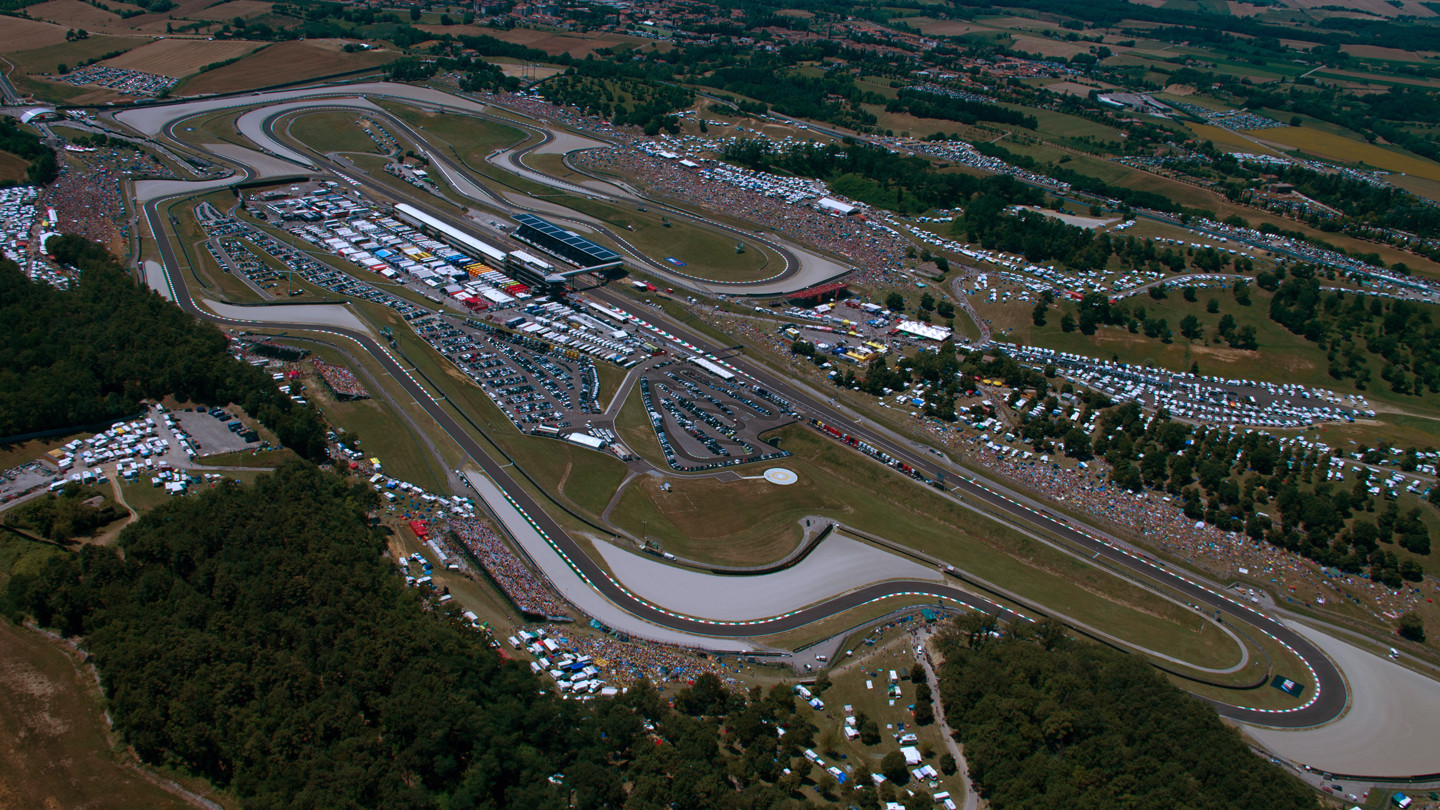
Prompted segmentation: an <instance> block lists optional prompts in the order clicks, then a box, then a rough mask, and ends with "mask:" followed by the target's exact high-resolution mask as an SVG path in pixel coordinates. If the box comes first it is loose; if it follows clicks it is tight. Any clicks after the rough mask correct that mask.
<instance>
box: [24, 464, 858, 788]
mask: <svg viewBox="0 0 1440 810" xmlns="http://www.w3.org/2000/svg"><path fill="white" fill-rule="evenodd" d="M375 502H376V497H375V495H374V493H373V492H371V491H370V490H369V489H368V488H364V487H360V486H358V485H353V484H351V483H349V482H347V481H345V480H344V479H342V478H339V477H337V476H334V475H331V474H328V473H324V472H321V471H320V470H318V469H316V468H314V467H311V466H309V465H307V464H304V463H303V462H298V461H296V462H291V463H289V464H288V465H286V466H283V467H281V468H280V469H278V470H277V471H276V472H275V473H274V474H273V475H265V476H261V477H260V479H258V480H257V482H256V483H255V484H253V485H250V486H240V485H238V484H234V483H233V482H227V484H226V485H224V486H221V487H218V488H216V489H212V490H208V491H205V492H203V493H202V494H200V495H198V496H197V497H193V498H184V499H178V500H175V501H172V502H170V503H167V504H165V505H163V506H161V507H159V508H158V509H156V510H155V511H153V512H151V513H149V514H147V515H146V516H145V517H143V518H142V519H141V520H140V521H138V522H136V523H135V524H133V525H131V526H130V527H127V529H126V530H125V531H124V532H123V533H122V535H121V537H120V539H119V541H118V547H119V548H118V552H119V553H117V550H116V549H113V548H100V547H94V546H87V547H85V548H83V549H82V551H81V552H79V553H76V554H66V555H57V556H55V557H53V558H51V559H50V560H49V561H48V562H47V563H46V564H45V565H44V566H43V567H41V568H39V570H37V571H33V572H17V573H16V574H15V575H14V576H13V578H12V579H11V582H10V586H9V589H8V593H9V596H10V597H11V598H12V599H13V601H14V603H15V604H17V605H19V606H20V607H21V608H22V609H23V610H25V611H27V612H29V613H30V614H31V615H33V616H34V617H35V618H36V619H37V621H39V622H40V623H41V624H43V625H46V626H51V627H54V628H56V629H57V630H59V631H61V632H63V633H64V634H66V635H71V636H83V637H84V639H83V643H84V645H85V648H86V649H87V650H88V651H89V653H90V654H91V655H92V656H93V657H94V660H95V662H96V664H97V666H98V667H99V670H100V673H101V679H102V683H103V686H104V690H105V693H106V695H107V697H108V700H109V710H110V714H111V716H112V717H113V718H114V722H115V727H116V729H117V730H118V731H119V732H120V733H121V734H122V735H123V736H124V739H125V740H126V741H127V743H129V744H131V745H133V746H134V747H135V750H136V751H137V752H138V753H139V754H140V756H141V757H143V758H144V759H145V761H147V762H150V763H155V764H164V765H169V766H173V767H177V768H179V769H181V770H183V771H186V772H190V773H194V774H197V775H200V776H203V777H205V778H207V779H209V780H211V781H212V782H214V783H215V784H216V785H217V786H220V787H222V788H225V789H227V790H229V791H231V792H233V793H234V795H235V796H237V797H238V798H239V799H240V801H241V802H242V803H243V804H244V806H245V807H247V808H252V810H260V809H263V808H285V809H286V810H300V809H302V808H327V810H328V808H337V807H385V808H392V809H395V808H410V807H416V808H420V807H445V808H450V809H451V810H461V808H487V807H488V808H518V807H575V808H610V807H618V806H621V805H623V806H625V807H629V808H637V809H643V810H650V809H652V808H653V809H654V810H659V809H660V808H695V810H711V809H712V808H737V809H738V808H744V809H745V810H764V809H766V808H796V809H797V810H798V808H804V807H809V806H811V805H810V804H809V803H807V802H806V801H804V800H803V799H800V798H798V794H797V793H796V791H797V790H798V789H799V788H800V786H801V784H802V776H803V775H804V774H806V773H808V772H809V769H810V765H809V763H808V762H807V761H806V760H804V759H803V757H801V754H802V752H803V751H804V749H805V748H807V747H809V746H813V745H814V744H815V729H814V727H813V726H811V725H810V724H809V723H808V721H806V720H804V719H803V718H802V717H800V716H799V715H797V712H796V702H795V697H794V695H793V694H792V693H791V691H790V690H789V689H788V688H786V687H784V686H779V687H776V688H775V689H772V690H770V691H768V692H766V691H762V690H760V689H758V688H757V689H753V690H751V691H750V692H749V693H738V692H732V691H728V690H726V689H725V688H724V687H723V686H722V684H721V683H720V681H719V679H717V678H715V677H714V676H713V675H708V674H707V675H704V676H701V677H700V678H697V679H696V681H695V683H694V684H693V685H692V686H691V687H690V688H688V689H685V690H682V691H681V692H680V693H678V694H677V695H676V696H675V697H674V700H673V708H672V706H671V705H670V704H667V702H666V701H665V700H663V699H661V697H660V696H659V694H658V693H657V692H656V690H655V689H654V687H652V686H650V685H649V684H648V683H645V682H643V681H642V682H641V683H639V684H638V685H637V686H635V687H632V688H631V689H630V690H629V691H628V692H627V693H625V694H623V695H621V696H619V697H618V698H615V699H608V698H607V699H597V700H592V701H589V702H585V703H582V702H579V701H567V700H561V699H560V698H558V697H557V696H556V695H555V694H554V693H553V692H552V691H551V690H549V689H547V688H545V685H544V684H542V683H541V681H540V680H539V679H538V678H537V677H536V676H534V675H532V674H531V673H530V671H529V670H528V669H527V668H525V667H524V666H523V665H521V664H520V663H518V662H513V661H506V660H502V658H501V657H500V655H499V654H498V653H497V652H496V651H495V650H494V649H492V648H491V646H490V644H489V642H488V638H487V636H485V635H484V634H482V632H481V631H478V630H476V629H474V628H472V627H470V626H469V623H468V622H467V621H465V620H464V619H463V618H461V617H460V616H459V614H458V609H457V608H455V607H453V606H446V605H442V604H440V603H439V602H438V600H437V599H436V598H435V597H436V596H437V594H434V593H433V592H431V593H428V594H426V593H423V592H421V591H418V590H416V589H412V588H407V587H406V586H405V584H404V581H403V580H402V579H401V578H400V577H399V576H398V574H397V573H396V571H395V567H394V566H393V565H391V564H389V563H388V562H386V561H385V559H384V558H383V557H382V552H383V550H384V541H383V538H382V537H381V536H380V535H379V534H378V533H377V531H376V530H373V529H371V528H369V526H368V525H367V521H366V510H367V509H369V508H372V507H373V506H374V505H375ZM122 553H123V557H122ZM779 728H784V729H786V732H785V733H784V734H783V736H782V735H781V734H780V733H779V732H778V731H777V729H779ZM787 768H788V769H790V773H789V774H786V773H785V772H784V769H787ZM830 789H833V788H832V787H827V788H826V790H830ZM872 795H873V792H872Z"/></svg>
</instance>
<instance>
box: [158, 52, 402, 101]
mask: <svg viewBox="0 0 1440 810" xmlns="http://www.w3.org/2000/svg"><path fill="white" fill-rule="evenodd" d="M341 44H343V43H339V42H336V41H332V40H304V41H294V42H279V43H276V44H274V45H271V46H270V47H268V48H264V49H262V50H259V51H256V52H254V53H251V54H250V55H249V56H246V57H244V58H242V59H241V60H240V61H239V62H236V63H235V64H233V65H226V66H225V67H222V68H216V69H215V70H211V71H207V72H205V73H202V74H200V75H199V76H196V77H194V78H192V79H190V80H188V81H186V82H185V83H184V84H183V85H181V87H180V89H179V91H180V92H183V93H184V94H186V95H194V94H201V93H229V92H234V91H237V90H249V89H252V88H256V87H268V86H270V85H273V84H281V83H283V82H293V81H303V80H305V79H313V78H317V77H320V76H328V75H330V74H333V73H343V72H345V71H349V70H360V69H363V68H369V67H378V66H379V65H383V64H385V63H386V62H389V61H391V60H392V59H394V58H395V54H393V53H391V52H388V51H362V52H360V53H344V52H342V51H341V50H340V46H341ZM212 61H213V60H212Z"/></svg>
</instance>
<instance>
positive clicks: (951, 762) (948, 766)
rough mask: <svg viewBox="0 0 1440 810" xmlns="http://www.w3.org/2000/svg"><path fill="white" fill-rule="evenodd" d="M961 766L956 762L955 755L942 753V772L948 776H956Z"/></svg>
mask: <svg viewBox="0 0 1440 810" xmlns="http://www.w3.org/2000/svg"><path fill="white" fill-rule="evenodd" d="M957 770H959V767H958V766H957V765H956V763H955V755H954V754H951V753H948V752H947V753H944V754H941V755H940V772H941V773H943V774H945V775H946V776H954V775H955V772H956V771H957Z"/></svg>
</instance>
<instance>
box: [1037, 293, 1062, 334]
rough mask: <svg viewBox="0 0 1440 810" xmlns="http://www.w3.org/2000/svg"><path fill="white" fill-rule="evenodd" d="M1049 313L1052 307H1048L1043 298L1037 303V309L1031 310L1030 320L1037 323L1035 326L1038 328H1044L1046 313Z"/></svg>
mask: <svg viewBox="0 0 1440 810" xmlns="http://www.w3.org/2000/svg"><path fill="white" fill-rule="evenodd" d="M1049 311H1050V307H1049V306H1047V303H1046V301H1045V299H1044V298H1041V299H1040V300H1039V301H1036V302H1035V309H1033V310H1031V312H1030V319H1031V320H1032V321H1034V322H1035V325H1036V326H1044V325H1045V313H1047V312H1049ZM1065 331H1067V332H1068V331H1070V330H1068V329H1067V330H1065Z"/></svg>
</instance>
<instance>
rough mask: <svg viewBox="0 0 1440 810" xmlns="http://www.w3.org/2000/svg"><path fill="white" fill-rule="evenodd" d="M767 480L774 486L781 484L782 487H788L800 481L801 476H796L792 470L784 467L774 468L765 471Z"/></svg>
mask: <svg viewBox="0 0 1440 810" xmlns="http://www.w3.org/2000/svg"><path fill="white" fill-rule="evenodd" d="M765 480H766V481H769V482H770V483H772V484H779V485H780V486H782V487H788V486H790V485H791V484H793V483H795V482H796V481H799V480H800V476H798V475H796V474H795V473H793V472H791V471H790V470H787V469H785V468H784V467H772V468H771V469H768V470H766V471H765Z"/></svg>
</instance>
